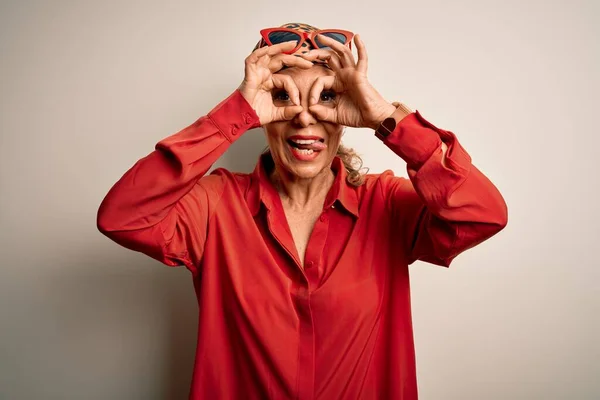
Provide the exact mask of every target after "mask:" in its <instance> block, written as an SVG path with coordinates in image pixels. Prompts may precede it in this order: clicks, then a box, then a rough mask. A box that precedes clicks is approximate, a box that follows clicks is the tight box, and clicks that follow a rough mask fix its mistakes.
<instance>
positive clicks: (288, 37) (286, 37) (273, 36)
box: [269, 31, 300, 44]
mask: <svg viewBox="0 0 600 400" xmlns="http://www.w3.org/2000/svg"><path fill="white" fill-rule="evenodd" d="M269 40H270V41H271V43H272V44H279V43H283V42H289V41H292V40H295V41H300V35H299V34H297V33H293V32H288V31H275V32H271V33H269Z"/></svg>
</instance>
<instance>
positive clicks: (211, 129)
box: [97, 90, 260, 273]
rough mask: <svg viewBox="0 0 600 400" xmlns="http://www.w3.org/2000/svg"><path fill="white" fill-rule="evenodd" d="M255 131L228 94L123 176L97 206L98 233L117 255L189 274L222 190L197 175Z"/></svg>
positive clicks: (255, 123)
mask: <svg viewBox="0 0 600 400" xmlns="http://www.w3.org/2000/svg"><path fill="white" fill-rule="evenodd" d="M259 126H260V122H259V118H258V116H257V115H256V112H255V111H254V110H253V109H252V107H251V106H250V105H249V104H248V102H247V101H246V100H245V99H244V97H243V96H242V95H241V93H240V92H239V90H236V91H235V92H233V93H232V94H231V95H230V96H229V97H227V98H226V99H225V100H223V101H222V102H221V103H219V104H218V105H217V106H216V107H215V108H213V109H212V110H211V111H210V112H209V113H208V114H207V115H204V116H202V117H200V118H199V119H198V120H196V121H195V122H194V123H193V124H191V125H190V126H188V127H186V128H184V129H182V130H181V131H179V132H178V133H175V134H173V135H171V136H169V137H166V138H164V139H162V140H161V141H159V142H158V143H157V144H156V145H155V149H154V151H153V152H151V153H150V154H148V155H147V156H146V157H144V158H142V159H140V160H138V161H137V162H136V163H135V164H134V165H133V167H131V168H130V169H129V170H128V171H127V172H125V174H124V175H123V176H122V177H121V178H120V179H119V180H118V181H117V182H116V183H115V184H114V185H113V186H112V188H111V189H110V190H109V192H108V194H107V195H106V196H105V198H104V200H103V201H102V203H101V204H100V207H99V210H98V214H97V227H98V229H99V230H100V231H101V232H102V233H103V234H104V235H106V236H107V237H109V238H110V239H112V240H113V241H115V242H117V243H119V244H120V245H122V246H124V247H127V248H129V249H131V250H135V251H139V252H142V253H144V254H147V255H148V256H150V257H152V258H154V259H156V260H158V261H160V262H162V263H164V264H166V265H169V266H177V265H185V266H186V267H187V268H188V269H190V270H191V271H192V273H196V272H197V265H198V264H199V262H200V259H201V257H202V253H203V248H204V243H205V239H206V228H207V225H208V222H209V220H210V217H211V214H212V212H213V210H214V209H215V206H216V204H217V203H218V201H219V199H220V197H221V194H222V193H223V188H224V183H223V181H222V179H221V177H219V176H217V175H209V176H204V175H205V174H206V173H207V172H208V170H209V169H210V167H211V166H212V165H213V163H214V162H215V161H216V160H217V159H218V158H219V157H220V156H221V155H222V154H223V153H224V152H225V151H226V150H227V148H228V147H229V146H230V144H231V143H232V142H234V141H235V140H237V138H239V137H240V136H241V135H242V134H243V133H244V132H245V131H247V130H248V129H251V128H256V127H259Z"/></svg>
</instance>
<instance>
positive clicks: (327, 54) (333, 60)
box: [302, 49, 342, 72]
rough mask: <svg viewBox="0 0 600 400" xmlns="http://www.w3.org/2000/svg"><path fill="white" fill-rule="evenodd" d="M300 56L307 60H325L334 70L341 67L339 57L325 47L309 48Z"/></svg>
mask: <svg viewBox="0 0 600 400" xmlns="http://www.w3.org/2000/svg"><path fill="white" fill-rule="evenodd" d="M302 57H304V58H306V59H307V60H311V61H313V60H321V61H325V62H327V65H329V66H330V67H331V69H332V70H333V71H334V72H336V71H338V70H340V69H341V68H342V64H341V61H340V57H339V56H338V55H337V53H335V52H334V51H332V50H326V49H315V50H310V51H309V52H308V53H304V54H303V55H302Z"/></svg>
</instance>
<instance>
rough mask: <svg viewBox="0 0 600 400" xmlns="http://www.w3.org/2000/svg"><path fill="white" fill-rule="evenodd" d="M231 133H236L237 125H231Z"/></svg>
mask: <svg viewBox="0 0 600 400" xmlns="http://www.w3.org/2000/svg"><path fill="white" fill-rule="evenodd" d="M231 134H232V135H237V127H236V126H235V125H231Z"/></svg>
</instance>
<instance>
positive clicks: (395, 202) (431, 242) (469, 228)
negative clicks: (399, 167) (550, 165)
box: [382, 110, 508, 267]
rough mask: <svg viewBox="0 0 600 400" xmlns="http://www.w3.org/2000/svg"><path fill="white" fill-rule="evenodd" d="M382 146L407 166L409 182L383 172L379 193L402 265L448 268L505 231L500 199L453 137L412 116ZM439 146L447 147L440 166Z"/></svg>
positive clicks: (504, 212) (417, 115)
mask: <svg viewBox="0 0 600 400" xmlns="http://www.w3.org/2000/svg"><path fill="white" fill-rule="evenodd" d="M383 142H384V143H385V144H386V145H387V146H388V147H389V148H390V149H391V150H392V151H393V152H394V153H396V154H397V155H398V156H400V157H402V158H403V159H404V160H405V161H406V163H407V172H408V176H409V179H406V178H403V177H394V175H393V172H392V171H386V172H384V173H383V174H382V181H383V182H382V187H383V190H384V192H385V193H384V195H385V196H387V204H388V207H389V208H390V210H391V213H392V216H393V218H394V223H395V225H396V227H397V231H396V232H397V233H398V237H399V238H400V240H402V241H403V247H404V249H405V252H406V254H407V258H408V260H407V261H408V264H412V263H413V262H414V261H416V260H421V261H425V262H429V263H432V264H436V265H441V266H445V267H448V266H450V263H451V262H452V260H453V259H454V258H455V257H456V256H457V255H459V254H460V253H462V252H463V251H465V250H467V249H469V248H471V247H473V246H475V245H477V244H479V243H481V242H483V241H484V240H486V239H488V238H490V237H491V236H493V235H495V234H496V233H497V232H499V231H500V230H502V229H503V228H504V227H505V226H506V224H507V221H508V211H507V205H506V203H505V201H504V199H503V197H502V195H501V194H500V192H499V191H498V189H497V188H496V187H495V186H494V184H492V182H490V180H489V179H488V178H487V177H486V176H485V175H483V173H482V172H481V171H479V170H478V169H477V168H476V167H475V166H474V165H473V164H472V163H471V157H470V156H469V154H468V153H467V152H466V151H465V150H464V148H463V147H462V146H461V145H460V143H459V142H458V140H457V138H456V136H455V134H454V133H453V132H450V131H447V130H443V129H440V128H437V127H436V126H434V125H433V124H431V123H430V122H429V121H427V120H426V119H425V118H424V117H423V116H422V115H421V114H420V113H419V111H418V110H417V111H415V112H414V113H411V114H409V115H408V116H406V117H404V118H403V119H402V120H401V121H400V122H399V123H398V124H397V126H396V129H394V131H393V132H392V133H391V134H390V135H389V136H387V137H386V138H385V139H384V140H383ZM442 142H444V143H445V144H446V145H447V146H448V148H447V150H446V156H445V164H446V165H444V164H443V163H442V158H443V152H442V147H441V145H442Z"/></svg>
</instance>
